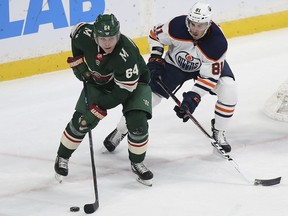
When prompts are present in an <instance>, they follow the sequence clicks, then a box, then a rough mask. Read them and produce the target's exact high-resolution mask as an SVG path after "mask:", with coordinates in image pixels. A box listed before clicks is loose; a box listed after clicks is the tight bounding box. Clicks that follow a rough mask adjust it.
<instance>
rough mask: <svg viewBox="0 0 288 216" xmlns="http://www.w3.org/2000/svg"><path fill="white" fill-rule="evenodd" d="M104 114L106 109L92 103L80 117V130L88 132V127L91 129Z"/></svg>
mask: <svg viewBox="0 0 288 216" xmlns="http://www.w3.org/2000/svg"><path fill="white" fill-rule="evenodd" d="M106 115H107V111H106V110H103V109H101V108H100V107H99V106H97V105H95V104H93V105H92V106H91V107H90V110H89V111H87V112H86V113H85V115H83V116H81V117H80V119H79V124H80V130H81V131H82V132H88V130H89V129H93V128H94V127H95V126H96V125H97V124H98V122H99V121H100V120H102V119H103V118H104V117H105V116H106Z"/></svg>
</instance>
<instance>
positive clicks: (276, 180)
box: [156, 77, 281, 186]
mask: <svg viewBox="0 0 288 216" xmlns="http://www.w3.org/2000/svg"><path fill="white" fill-rule="evenodd" d="M156 82H157V83H158V84H159V85H160V86H161V88H162V89H163V90H164V91H165V92H166V93H167V94H168V95H169V96H170V97H171V98H172V99H173V100H174V101H175V102H176V104H177V105H178V106H180V105H181V102H180V101H179V100H178V98H177V97H176V96H175V94H173V92H172V91H171V90H170V89H169V88H168V86H167V85H166V84H165V83H164V82H163V81H162V80H161V77H158V79H157V80H156ZM186 114H187V115H188V116H189V118H190V119H191V120H192V121H193V123H194V124H195V125H196V126H197V127H198V128H199V129H200V130H201V131H202V132H203V133H204V134H205V135H206V136H207V137H208V139H209V140H210V142H211V144H212V146H213V147H214V148H216V150H217V152H218V153H219V154H220V155H221V156H222V157H223V158H225V159H227V161H228V162H229V164H231V165H232V166H233V167H234V168H235V169H236V170H237V172H238V173H239V174H240V175H241V176H242V177H244V179H245V180H246V181H248V182H249V183H250V184H254V185H263V186H271V185H276V184H279V183H280V181H281V177H277V178H273V179H254V180H253V179H251V178H250V177H248V176H247V175H245V174H244V173H243V172H242V171H241V170H240V167H239V166H238V164H237V163H236V162H235V161H234V160H233V159H232V158H231V157H230V155H229V154H227V153H226V152H225V151H224V150H223V148H222V147H221V145H219V144H218V143H217V142H216V140H215V139H214V138H213V137H212V136H211V135H210V134H209V133H208V132H207V131H206V130H205V129H204V128H203V127H202V126H201V124H200V123H199V122H198V121H197V120H196V119H195V118H194V116H193V115H192V114H191V113H190V112H189V111H188V110H186Z"/></svg>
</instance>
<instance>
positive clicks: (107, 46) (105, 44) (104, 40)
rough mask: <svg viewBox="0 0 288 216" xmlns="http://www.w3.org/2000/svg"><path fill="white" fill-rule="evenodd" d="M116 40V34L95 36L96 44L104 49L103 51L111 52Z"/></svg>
mask: <svg viewBox="0 0 288 216" xmlns="http://www.w3.org/2000/svg"><path fill="white" fill-rule="evenodd" d="M117 41H118V36H117V35H115V36H111V37H97V43H98V45H99V46H100V47H101V48H102V49H103V50H104V52H105V53H107V54H109V53H112V52H113V50H114V48H115V46H116V44H117Z"/></svg>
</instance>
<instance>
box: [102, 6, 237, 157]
mask: <svg viewBox="0 0 288 216" xmlns="http://www.w3.org/2000/svg"><path fill="white" fill-rule="evenodd" d="M148 42H149V46H150V53H151V56H150V58H149V60H148V64H147V65H148V67H149V69H150V71H151V81H150V86H151V88H152V92H153V93H152V107H155V106H157V105H158V104H159V103H160V101H161V99H163V98H166V99H168V98H169V95H168V94H167V93H166V92H165V91H164V90H163V89H162V88H161V86H159V85H158V83H157V78H158V77H159V76H160V77H161V79H162V81H163V82H164V83H165V84H166V85H167V86H168V87H169V89H170V90H171V91H174V90H175V89H176V88H177V87H178V88H180V87H181V86H182V84H183V83H184V82H186V81H188V80H191V79H192V80H193V79H194V80H195V84H194V85H193V86H192V87H191V90H190V91H188V92H184V93H183V100H182V103H181V105H180V107H178V106H175V107H174V111H175V112H176V114H177V116H178V117H179V118H181V119H183V122H186V121H187V120H188V119H189V117H188V116H187V115H186V112H185V109H187V108H188V109H189V111H190V113H193V112H194V110H195V109H196V107H197V106H198V104H199V103H200V101H201V100H202V98H203V97H204V96H205V95H206V94H212V95H216V96H217V102H216V104H215V117H214V118H213V119H212V120H211V129H212V136H213V138H214V139H215V140H216V141H217V142H218V144H220V145H221V147H222V148H223V150H224V151H225V152H230V151H231V146H230V144H229V143H228V141H227V139H226V134H225V132H226V130H227V129H228V125H229V122H230V120H231V117H232V116H233V113H234V109H235V106H236V103H237V90H236V83H235V78H234V75H233V73H232V71H231V69H230V67H229V65H228V63H227V61H226V60H225V56H226V51H227V48H228V44H227V40H226V38H225V36H224V34H223V32H222V30H221V29H220V28H219V26H218V25H217V24H215V23H214V22H213V21H212V11H211V7H210V6H209V4H206V3H201V2H197V3H196V4H194V5H193V6H192V8H191V9H190V10H189V12H188V15H182V16H177V17H174V18H173V19H171V20H169V21H168V22H166V23H164V24H160V25H157V26H155V27H154V28H153V29H152V30H151V31H150V35H149V39H148ZM165 46H168V51H167V52H166V53H165V57H164V58H162V56H163V54H164V47H165ZM177 90H178V89H177ZM177 90H176V91H177ZM126 133H127V128H126V125H125V119H124V117H122V118H121V120H120V122H119V123H118V125H117V127H116V129H115V130H113V131H112V132H111V133H110V134H109V135H108V136H107V137H106V139H105V140H104V146H105V148H106V149H107V150H108V151H110V152H111V151H114V149H115V148H116V147H117V146H118V144H119V143H120V142H121V140H122V139H123V138H124V137H125V134H126Z"/></svg>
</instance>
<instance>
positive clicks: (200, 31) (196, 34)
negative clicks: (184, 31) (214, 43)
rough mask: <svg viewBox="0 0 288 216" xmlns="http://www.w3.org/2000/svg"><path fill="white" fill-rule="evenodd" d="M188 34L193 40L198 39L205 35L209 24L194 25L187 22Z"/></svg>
mask: <svg viewBox="0 0 288 216" xmlns="http://www.w3.org/2000/svg"><path fill="white" fill-rule="evenodd" d="M189 27H190V33H191V35H192V37H193V38H194V39H195V40H198V39H200V38H201V37H203V35H204V34H205V32H206V30H207V28H208V27H209V23H196V22H192V21H190V22H189Z"/></svg>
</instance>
